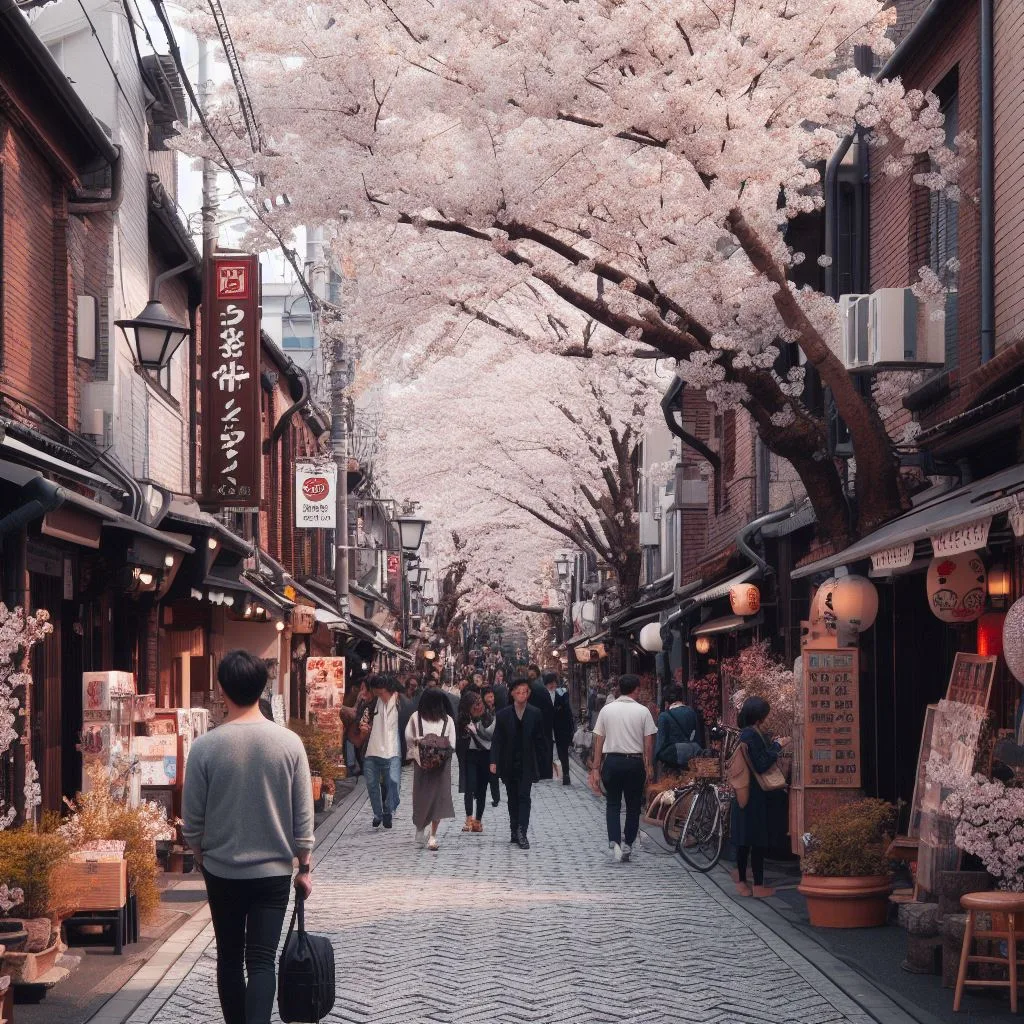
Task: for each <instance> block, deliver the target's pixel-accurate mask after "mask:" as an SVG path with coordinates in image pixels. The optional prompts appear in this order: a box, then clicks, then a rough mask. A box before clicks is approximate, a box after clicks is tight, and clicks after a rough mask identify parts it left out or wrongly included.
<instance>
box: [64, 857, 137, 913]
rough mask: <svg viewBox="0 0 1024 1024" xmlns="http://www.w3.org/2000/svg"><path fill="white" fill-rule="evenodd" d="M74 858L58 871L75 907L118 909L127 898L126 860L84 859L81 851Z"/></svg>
mask: <svg viewBox="0 0 1024 1024" xmlns="http://www.w3.org/2000/svg"><path fill="white" fill-rule="evenodd" d="M75 856H76V855H74V854H73V855H72V857H75ZM77 857H78V858H79V859H77V860H76V859H72V860H71V861H70V862H69V863H67V864H65V865H64V866H63V868H62V871H61V883H62V884H63V885H65V886H66V887H67V889H66V891H67V893H68V902H69V903H70V904H71V905H72V906H73V907H74V908H75V909H76V910H120V909H121V907H123V906H124V905H125V903H126V902H127V901H128V863H127V861H125V860H119V861H97V860H85V859H83V858H82V855H81V854H78V855H77Z"/></svg>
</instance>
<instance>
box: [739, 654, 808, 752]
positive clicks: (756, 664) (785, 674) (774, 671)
mask: <svg viewBox="0 0 1024 1024" xmlns="http://www.w3.org/2000/svg"><path fill="white" fill-rule="evenodd" d="M722 671H723V672H724V673H725V674H726V675H727V676H731V677H732V680H733V683H734V687H735V688H734V689H733V692H732V694H731V700H732V703H733V706H734V707H735V708H736V710H737V711H739V709H740V708H741V707H742V706H743V702H744V701H745V700H746V699H747V698H748V697H761V698H763V699H764V700H766V701H768V703H769V704H770V705H771V709H772V710H771V714H770V715H769V716H768V721H767V723H766V724H767V727H768V731H769V732H770V733H772V735H774V736H789V735H791V734H792V732H793V711H794V707H795V704H796V677H795V676H794V675H793V672H792V671H791V670H790V669H788V668H786V666H785V665H783V664H782V662H781V661H780V660H779V659H778V658H777V657H776V656H775V654H773V653H772V647H771V643H770V641H768V640H760V641H758V642H757V643H754V644H751V645H750V646H749V647H747V648H745V649H744V650H742V651H740V653H739V654H737V655H736V657H735V658H726V659H724V660H723V661H722Z"/></svg>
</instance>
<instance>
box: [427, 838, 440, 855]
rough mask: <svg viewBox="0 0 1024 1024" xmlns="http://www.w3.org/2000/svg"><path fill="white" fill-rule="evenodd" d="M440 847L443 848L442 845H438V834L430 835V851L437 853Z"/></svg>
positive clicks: (428, 842) (428, 841)
mask: <svg viewBox="0 0 1024 1024" xmlns="http://www.w3.org/2000/svg"><path fill="white" fill-rule="evenodd" d="M440 848H441V847H440V846H438V843H437V836H431V837H430V838H429V839H428V840H427V849H428V850H430V851H431V853H437V851H438V850H439V849H440Z"/></svg>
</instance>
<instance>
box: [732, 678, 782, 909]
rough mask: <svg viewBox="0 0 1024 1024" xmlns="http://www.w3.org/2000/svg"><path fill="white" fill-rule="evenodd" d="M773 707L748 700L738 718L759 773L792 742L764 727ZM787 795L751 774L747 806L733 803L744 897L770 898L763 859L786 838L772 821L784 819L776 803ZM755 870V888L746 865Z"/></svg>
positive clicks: (739, 881)
mask: <svg viewBox="0 0 1024 1024" xmlns="http://www.w3.org/2000/svg"><path fill="white" fill-rule="evenodd" d="M770 711H771V706H770V705H769V704H768V702H767V701H766V700H762V699H761V698H760V697H749V698H748V699H747V700H745V701H744V702H743V708H742V710H741V711H740V715H739V725H740V728H741V729H742V732H741V733H740V742H742V743H745V744H746V745H747V753H748V754H749V756H750V763H751V764H752V765H753V766H754V771H755V772H758V773H759V774H761V773H764V772H766V771H768V769H769V768H771V766H772V765H773V764H775V762H776V761H777V760H778V759H779V754H781V753H782V750H783V748H784V747H785V746H786V745H787V744H788V743H789V737H788V736H783V737H782V738H781V739H778V740H773V739H771V738H770V737H769V736H768V734H767V732H766V730H765V728H764V723H765V719H766V718H767V717H768V714H769V712H770ZM785 799H786V795H785V793H784V792H783V791H782V790H773V791H771V792H767V793H766V792H765V791H764V790H763V789H762V788H761V787H760V786H759V785H758V783H757V777H756V776H755V775H754V773H753V772H751V775H750V797H749V798H748V800H747V806H746V807H740V805H739V804H738V803H737V802H736V801H735V800H733V802H732V822H731V828H732V832H731V836H732V841H733V842H734V843H735V844H736V890H737V892H739V894H740V895H741V896H751V895H753V896H758V897H765V896H771V895H772V890H771V889H768V888H766V887H765V884H764V859H765V855H766V854H767V852H768V850H769V849H770V848H771V847H773V846H778V845H780V844H781V842H782V840H783V838H784V837H783V836H781V835H778V834H776V833H777V829H775V828H774V827H773V822H777V821H781V820H783V817H784V816H783V815H782V814H780V813H779V809H778V807H777V806H775V805H776V804H778V803H779V802H780V801H781V802H785ZM748 864H749V865H750V868H751V869H752V871H753V875H754V885H753V888H751V886H750V884H749V883H748V882H747V865H748Z"/></svg>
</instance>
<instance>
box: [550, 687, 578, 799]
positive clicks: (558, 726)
mask: <svg viewBox="0 0 1024 1024" xmlns="http://www.w3.org/2000/svg"><path fill="white" fill-rule="evenodd" d="M545 678H546V677H545ZM558 683H559V680H558V677H557V676H556V677H555V679H554V681H553V682H551V683H549V684H548V691H549V692H550V693H551V697H552V712H553V713H552V720H551V727H552V732H553V734H554V740H555V750H557V751H558V760H559V761H560V762H561V765H562V785H563V786H571V785H572V783H571V782H570V781H569V748H570V747H571V746H572V737H573V733H574V732H575V731H576V730H575V726H574V724H573V715H572V703H571V702H570V700H569V691H568V690H567V689H566V688H565V687H564V686H559V685H558Z"/></svg>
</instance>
